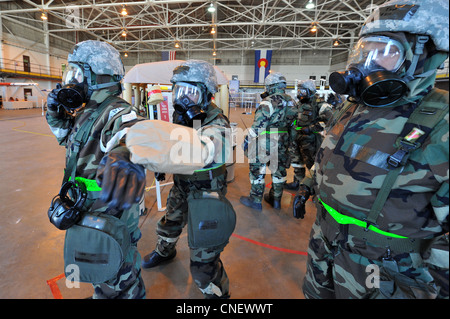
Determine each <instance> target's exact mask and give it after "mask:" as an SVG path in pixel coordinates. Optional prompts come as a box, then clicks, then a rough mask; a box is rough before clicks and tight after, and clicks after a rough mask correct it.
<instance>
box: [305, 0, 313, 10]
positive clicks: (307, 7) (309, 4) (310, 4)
mask: <svg viewBox="0 0 450 319" xmlns="http://www.w3.org/2000/svg"><path fill="white" fill-rule="evenodd" d="M314 7H315V6H314V3H313V1H312V0H309V1H308V3H307V4H306V6H305V8H306V9H314Z"/></svg>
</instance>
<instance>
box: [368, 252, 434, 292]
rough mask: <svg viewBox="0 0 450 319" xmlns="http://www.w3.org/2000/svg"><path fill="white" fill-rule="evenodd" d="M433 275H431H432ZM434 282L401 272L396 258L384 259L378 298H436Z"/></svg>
mask: <svg viewBox="0 0 450 319" xmlns="http://www.w3.org/2000/svg"><path fill="white" fill-rule="evenodd" d="M430 277H431V276H430ZM436 297H437V288H436V285H435V284H434V283H426V282H424V281H422V280H420V279H418V278H416V279H413V278H410V277H408V276H406V275H404V274H402V273H400V272H399V269H398V266H397V263H396V262H395V261H394V260H383V265H382V267H381V269H380V288H379V294H376V296H375V298H376V299H435V298H436Z"/></svg>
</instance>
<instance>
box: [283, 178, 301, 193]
mask: <svg viewBox="0 0 450 319" xmlns="http://www.w3.org/2000/svg"><path fill="white" fill-rule="evenodd" d="M299 186H300V183H299V182H298V180H296V179H295V178H294V180H293V181H292V183H286V184H284V188H285V189H289V190H293V191H296V190H298V187H299Z"/></svg>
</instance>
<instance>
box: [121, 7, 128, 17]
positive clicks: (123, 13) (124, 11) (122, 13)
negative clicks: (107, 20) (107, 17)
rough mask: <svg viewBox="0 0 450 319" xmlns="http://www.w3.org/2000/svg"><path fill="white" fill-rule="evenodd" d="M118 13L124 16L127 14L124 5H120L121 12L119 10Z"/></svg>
mask: <svg viewBox="0 0 450 319" xmlns="http://www.w3.org/2000/svg"><path fill="white" fill-rule="evenodd" d="M120 14H121V15H123V16H126V15H127V14H128V12H127V9H126V8H125V7H122V12H120Z"/></svg>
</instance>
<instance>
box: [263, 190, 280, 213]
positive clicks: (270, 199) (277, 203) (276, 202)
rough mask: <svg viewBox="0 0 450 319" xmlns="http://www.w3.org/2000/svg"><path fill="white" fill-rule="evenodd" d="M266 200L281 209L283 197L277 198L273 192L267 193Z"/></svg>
mask: <svg viewBox="0 0 450 319" xmlns="http://www.w3.org/2000/svg"><path fill="white" fill-rule="evenodd" d="M264 200H265V201H266V202H268V203H269V204H270V205H271V206H272V207H273V208H275V209H281V198H275V197H274V196H273V195H272V194H270V193H269V194H265V195H264Z"/></svg>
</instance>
